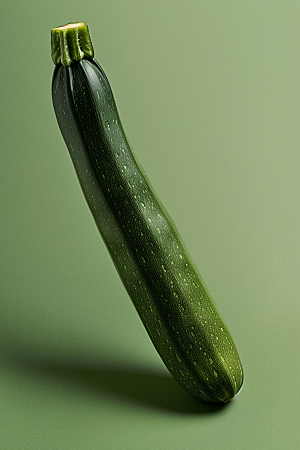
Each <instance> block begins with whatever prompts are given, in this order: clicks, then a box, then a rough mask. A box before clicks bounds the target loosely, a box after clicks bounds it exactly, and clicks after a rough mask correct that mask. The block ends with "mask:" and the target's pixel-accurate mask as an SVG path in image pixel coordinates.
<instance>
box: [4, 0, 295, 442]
mask: <svg viewBox="0 0 300 450" xmlns="http://www.w3.org/2000/svg"><path fill="white" fill-rule="evenodd" d="M26 3H27V4H26ZM1 9H2V11H1V22H2V23H1V33H2V43H4V42H5V45H2V46H1V56H2V59H1V60H2V70H1V85H0V86H1V169H0V170H1V303H0V321H1V323H0V327H1V329H0V332H1V341H0V342H1V344H0V345H1V365H0V366H1V375H0V376H1V383H0V384H1V386H0V390H1V401H0V412H1V419H0V421H1V427H0V428H1V429H0V447H1V449H3V450H35V449H38V450H52V449H59V450H60V449H61V450H67V449H70V450H71V449H72V450H77V449H78V450H81V449H87V450H90V449H91V450H94V449H101V450H127V449H128V450H134V449H143V450H148V449H149V450H150V449H151V450H152V449H157V450H163V449H164V450H165V449H172V450H182V449H184V448H188V449H191V450H196V449H207V450H214V449H219V448H222V449H231V450H235V449H241V450H252V449H257V450H266V449H272V450H274V449H275V450H294V449H296V448H297V446H298V444H299V438H300V435H299V431H298V428H299V418H300V408H299V404H300V402H299V400H300V392H299V378H300V377H299V375H300V373H299V372H300V371H299V353H300V352H299V350H300V348H299V347H300V346H299V337H300V336H299V320H300V307H299V294H300V292H299V291H300V290H299V281H298V280H299V269H300V264H299V263H300V260H299V229H300V227H299V225H300V223H299V222H300V213H299V187H300V186H299V184H300V183H299V162H300V161H299V144H300V136H299V117H300V108H299V106H300V105H299V68H300V64H299V44H300V32H299V26H298V17H299V12H300V8H299V3H298V2H296V1H295V2H294V1H291V2H286V1H283V0H282V1H275V2H274V1H251V2H238V1H223V2H217V1H212V2H211V1H187V2H183V1H182V2H181V1H156V0H155V1H153V2H150V3H149V2H144V1H122V2H121V1H113V2H110V1H103V2H101V1H97V2H96V1H91V2H89V3H88V4H86V5H83V4H82V2H79V1H74V2H72V3H71V4H70V2H66V1H64V0H62V1H59V2H58V1H57V2H55V1H54V2H51V3H41V2H37V1H31V2H25V3H21V4H20V3H18V2H15V1H10V2H6V1H4V2H2V4H1ZM73 21H85V22H86V23H87V24H88V26H89V28H90V31H91V35H92V39H93V44H94V47H95V57H96V59H97V60H98V61H99V63H100V64H101V65H102V66H103V68H104V69H105V72H106V73H107V76H108V77H109V80H110V82H111V85H112V89H113V92H114V95H115V98H116V102H117V105H118V108H119V113H120V116H121V119H122V122H123V125H124V128H125V131H126V134H127V135H128V137H129V141H130V142H131V145H132V147H133V150H134V152H135V154H136V156H137V158H138V160H139V161H140V162H141V164H142V165H143V167H144V169H145V171H146V172H147V175H148V176H149V178H150V180H151V183H152V185H153V187H154V189H155V191H156V192H157V194H158V196H159V197H160V199H161V200H162V202H163V203H164V205H165V207H166V209H167V210H168V212H169V213H170V215H171V216H172V218H173V220H174V222H175V224H176V226H177V228H178V230H179V232H180V235H181V237H182V239H183V241H184V243H185V245H186V247H187V249H188V251H189V253H190V254H191V256H192V259H193V261H194V262H195V264H196V266H197V268H198V270H199V272H200V273H201V275H202V277H203V278H204V280H205V283H206V285H207V286H208V289H209V291H210V292H211V294H212V296H213V298H214V300H215V303H216V305H217V307H218V309H219V310H220V312H221V314H222V316H223V318H224V320H225V322H226V323H227V325H228V327H229V329H230V331H231V333H232V335H233V338H234V340H235V342H236V345H237V347H238V350H239V353H240V356H241V359H242V363H243V366H244V370H245V385H244V387H243V390H242V392H241V393H240V394H239V395H238V396H237V397H236V398H235V399H234V400H233V401H232V402H230V403H229V404H227V405H225V406H221V407H216V406H214V405H205V404H199V403H198V402H197V401H196V400H194V399H193V398H192V397H190V396H189V395H188V394H186V393H185V392H184V391H183V390H182V388H180V387H179V386H178V385H177V383H176V382H175V381H174V380H173V379H172V378H171V376H170V375H169V373H168V371H167V370H166V369H165V367H164V365H163V363H162V362H161V360H160V358H159V356H158V355H157V353H156V351H155V350H154V348H153V346H152V344H151V342H150V340H149V338H148V336H147V334H146V332H145V330H144V328H143V325H142V323H141V322H140V320H139V318H138V316H137V313H136V312H135V310H134V307H133V305H132V303H131V301H130V299H129V297H128V296H127V294H126V292H125V290H124V288H123V286H122V284H121V281H120V280H119V278H118V275H117V273H116V271H115V268H114V266H113V264H112V262H111V260H110V258H109V255H108V253H107V250H106V249H105V246H104V244H103V242H102V240H101V238H100V235H99V233H98V231H97V229H96V226H95V224H94V222H93V219H92V217H91V214H90V211H89V210H88V207H87V205H86V203H85V200H84V198H83V195H82V192H81V190H80V187H79V184H78V181H77V179H76V176H75V173H74V169H73V166H72V163H71V160H70V157H69V155H68V151H67V149H66V147H65V144H64V142H63V140H62V137H61V135H60V132H59V129H58V125H57V123H56V119H55V116H54V112H53V107H52V102H51V90H50V87H51V78H52V73H53V69H54V65H53V62H52V60H51V55H50V30H51V28H53V27H57V26H59V25H64V24H66V23H68V22H73Z"/></svg>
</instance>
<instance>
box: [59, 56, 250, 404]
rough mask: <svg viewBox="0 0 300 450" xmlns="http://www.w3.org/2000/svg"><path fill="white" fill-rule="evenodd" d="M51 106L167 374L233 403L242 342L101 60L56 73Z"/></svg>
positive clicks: (208, 398)
mask: <svg viewBox="0 0 300 450" xmlns="http://www.w3.org/2000/svg"><path fill="white" fill-rule="evenodd" d="M52 99H53V106H54V110H55V114H56V117H57V121H58V124H59V127H60V130H61V133H62V135H63V138H64V140H65V143H66V145H67V147H68V150H69V153H70V156H71V159H72V162H73V165H74V168H75V170H76V173H77V176H78V179H79V182H80V185H81V188H82V191H83V193H84V196H85V198H86V201H87V203H88V205H89V207H90V210H91V212H92V214H93V217H94V220H95V222H96V225H97V227H98V229H99V231H100V234H101V236H102V238H103V240H104V242H105V244H106V247H107V249H108V251H109V253H110V255H111V258H112V260H113V262H114V265H115V267H116V269H117V271H118V273H119V276H120V278H121V280H122V282H123V284H124V286H125V288H126V290H127V292H128V294H129V296H130V298H131V300H132V302H133V304H134V306H135V308H136V310H137V312H138V314H139V316H140V318H141V320H142V322H143V324H144V326H145V328H146V330H147V332H148V334H149V337H150V339H151V340H152V342H153V344H154V346H155V348H156V350H157V351H158V353H159V355H160V356H161V358H162V360H163V362H164V363H165V365H166V367H167V368H168V370H169V371H170V372H171V374H172V375H173V377H174V378H175V379H176V380H177V381H178V383H179V384H180V385H181V386H182V387H183V388H184V389H185V390H186V391H187V392H189V393H190V394H191V395H192V396H194V397H195V398H197V399H198V400H200V401H205V402H227V401H229V400H230V399H231V398H232V397H234V395H236V393H237V392H238V391H239V390H240V388H241V386H242V383H243V369H242V365H241V362H240V358H239V355H238V352H237V349H236V346H235V344H234V341H233V339H232V337H231V335H230V333H229V331H228V329H227V327H226V325H225V324H224V322H223V321H222V319H221V317H220V314H219V313H218V311H217V309H216V307H215V305H214V303H213V301H212V299H211V297H210V295H209V293H208V291H207V288H206V287H205V285H204V283H203V280H202V279H201V277H200V275H199V274H198V272H197V271H196V269H195V267H194V265H193V263H192V262H191V260H190V258H189V256H188V254H187V251H186V250H185V248H184V246H183V243H182V241H181V238H180V237H179V234H178V231H177V230H176V228H175V226H174V224H173V222H172V220H171V219H170V217H169V216H168V214H167V213H166V211H165V210H164V208H163V206H162V204H161V203H160V201H159V199H158V198H157V196H156V195H155V193H154V191H153V189H152V187H151V185H150V182H149V180H148V179H147V177H146V175H145V173H144V171H143V169H142V168H141V166H140V165H139V163H138V162H137V160H136V158H135V157H134V154H133V152H132V150H131V148H130V145H129V143H128V141H127V138H126V136H125V133H124V130H123V127H122V124H121V121H120V118H119V114H118V111H117V107H116V104H115V101H114V97H113V94H112V90H111V88H110V85H109V82H108V79H107V77H106V75H105V73H104V71H103V70H102V68H101V67H100V66H99V64H98V63H97V61H96V60H95V59H94V58H92V59H86V58H83V59H82V60H81V61H76V62H73V63H72V64H71V65H70V66H69V67H65V66H63V65H62V64H58V65H56V67H55V69H54V74H53V80H52Z"/></svg>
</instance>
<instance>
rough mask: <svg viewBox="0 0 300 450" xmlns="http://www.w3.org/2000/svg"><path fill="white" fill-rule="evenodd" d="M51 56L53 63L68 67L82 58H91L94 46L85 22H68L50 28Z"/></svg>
mask: <svg viewBox="0 0 300 450" xmlns="http://www.w3.org/2000/svg"><path fill="white" fill-rule="evenodd" d="M51 56H52V60H53V62H54V64H56V65H57V64H62V65H64V66H66V67H69V66H70V65H71V64H72V62H74V61H80V60H81V59H83V58H88V59H92V58H93V57H94V48H93V44H92V41H91V36H90V32H89V29H88V27H87V25H86V24H85V22H77V23H69V24H67V25H64V26H62V27H57V28H52V30H51Z"/></svg>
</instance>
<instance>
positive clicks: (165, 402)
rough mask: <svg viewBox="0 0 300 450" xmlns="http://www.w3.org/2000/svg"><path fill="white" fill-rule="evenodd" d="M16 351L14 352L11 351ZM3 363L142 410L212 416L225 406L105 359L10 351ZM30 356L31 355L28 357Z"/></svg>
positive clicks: (167, 378) (171, 380)
mask: <svg viewBox="0 0 300 450" xmlns="http://www.w3.org/2000/svg"><path fill="white" fill-rule="evenodd" d="M14 350H16V349H14ZM5 353H6V358H5V359H6V361H7V363H8V364H9V365H13V366H14V368H15V369H17V370H18V371H20V370H23V371H26V372H27V374H29V375H30V374H31V375H33V376H34V377H38V378H40V379H41V380H42V381H43V382H46V383H48V382H49V381H52V382H53V381H54V382H57V381H59V382H60V383H63V384H65V385H66V386H67V388H68V389H70V388H72V389H74V388H75V389H80V390H81V391H84V392H86V393H89V392H90V393H92V394H93V396H95V395H99V396H100V398H101V397H103V396H104V397H106V398H107V397H110V398H111V399H112V400H113V401H114V402H115V401H116V402H120V401H121V402H125V403H128V404H129V403H131V404H135V405H138V406H141V407H148V408H154V409H157V410H165V411H169V412H173V413H179V414H180V413H184V414H213V413H218V412H221V411H222V410H223V409H224V408H225V409H226V407H228V406H227V405H223V404H208V403H200V402H199V401H197V400H196V399H194V398H193V397H191V396H190V395H189V394H188V393H186V392H185V391H184V390H183V389H182V388H181V387H180V386H179V385H178V383H177V382H176V381H175V380H174V378H173V377H172V376H171V375H170V374H168V373H167V372H166V373H160V372H151V371H149V370H148V369H145V370H143V368H141V370H139V369H136V368H133V367H130V366H127V367H126V366H122V365H117V364H112V363H111V362H107V360H106V358H105V359H104V360H103V362H101V357H100V355H99V361H100V362H99V363H97V364H90V363H87V362H85V361H84V360H82V361H81V360H80V359H79V358H78V360H76V361H74V360H72V361H70V360H68V358H67V357H66V358H64V359H62V357H59V358H56V359H55V358H53V357H51V356H49V358H47V357H45V356H42V357H40V355H36V356H35V355H32V354H31V355H30V353H29V352H28V349H27V351H25V352H21V351H20V349H18V350H17V351H9V352H8V353H7V352H5ZM29 355H30V356H29Z"/></svg>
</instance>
